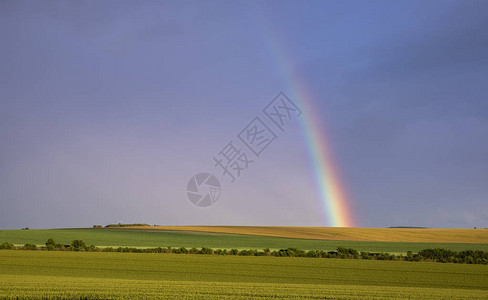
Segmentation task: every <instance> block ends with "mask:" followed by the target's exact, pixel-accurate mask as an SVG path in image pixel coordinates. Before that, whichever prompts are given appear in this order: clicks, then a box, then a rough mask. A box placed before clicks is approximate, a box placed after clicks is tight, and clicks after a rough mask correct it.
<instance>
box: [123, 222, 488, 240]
mask: <svg viewBox="0 0 488 300" xmlns="http://www.w3.org/2000/svg"><path fill="white" fill-rule="evenodd" d="M125 228H137V229H159V230H179V231H198V232H215V233H234V234H247V235H259V236H273V237H286V238H300V239H316V240H340V241H377V242H423V243H429V242H431V243H488V229H414V228H342V227H281V226H150V227H147V226H146V227H125Z"/></svg>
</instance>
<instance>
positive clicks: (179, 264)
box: [0, 250, 488, 299]
mask: <svg viewBox="0 0 488 300" xmlns="http://www.w3.org/2000/svg"><path fill="white" fill-rule="evenodd" d="M0 274H1V275H0V298H6V297H12V298H14V297H17V296H21V297H25V298H29V299H30V298H35V297H37V298H55V297H65V298H74V297H78V298H79V297H87V298H89V299H90V298H100V299H106V298H117V297H118V298H121V297H123V298H127V299H129V298H132V299H137V298H144V297H151V298H158V297H159V298H172V299H184V298H199V299H215V298H227V299H228V298H241V299H249V298H287V299H289V298H297V299H298V298H300V299H306V298H310V299H311V298H315V299H324V298H327V297H329V298H373V297H375V298H385V297H396V298H426V299H435V298H446V299H447V298H466V299H482V298H485V299H486V298H487V297H488V285H487V284H486V283H487V282H488V267H487V266H484V265H466V264H438V263H414V262H402V261H364V260H341V259H308V258H290V257H285V258H280V257H243V256H216V255H176V254H136V253H92V252H57V251H53V252H48V251H9V250H2V251H0Z"/></svg>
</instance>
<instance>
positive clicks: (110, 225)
mask: <svg viewBox="0 0 488 300" xmlns="http://www.w3.org/2000/svg"><path fill="white" fill-rule="evenodd" d="M135 226H137V227H143V226H144V227H145V226H151V225H149V224H146V223H134V224H122V223H119V224H108V225H107V226H105V227H106V228H113V227H135Z"/></svg>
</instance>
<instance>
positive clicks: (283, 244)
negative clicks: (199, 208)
mask: <svg viewBox="0 0 488 300" xmlns="http://www.w3.org/2000/svg"><path fill="white" fill-rule="evenodd" d="M153 228H154V227H143V228H141V229H130V228H110V229H105V228H104V229H91V228H90V229H31V230H0V243H1V242H11V243H14V244H17V245H24V244H26V243H31V244H36V245H44V243H45V242H46V241H47V239H48V238H54V239H55V240H56V241H57V242H60V243H62V244H69V243H71V241H72V240H74V239H83V240H84V241H85V242H86V243H87V244H88V245H91V244H93V245H95V246H101V247H103V246H112V247H118V246H123V247H124V246H127V247H187V248H191V247H198V248H199V247H204V246H205V247H210V248H222V249H231V248H236V249H263V248H270V249H276V250H279V249H285V248H291V247H294V248H299V249H303V250H326V251H332V250H335V249H336V248H337V247H338V246H344V247H348V248H354V249H356V250H359V251H369V252H391V253H406V252H407V251H409V250H410V251H413V252H418V251H420V250H422V249H426V248H445V249H450V250H453V251H461V250H467V249H473V250H483V251H488V239H486V238H485V237H484V236H483V235H481V236H478V238H477V239H474V238H473V237H472V238H470V240H471V241H476V242H477V243H459V242H457V243H454V242H446V241H444V240H442V239H440V238H438V239H436V241H437V242H416V241H415V240H413V239H412V241H410V242H386V241H349V240H320V239H305V238H289V237H274V236H264V235H251V234H235V233H212V232H202V231H184V230H163V229H153ZM200 228H210V229H208V230H213V228H214V227H200ZM236 228H237V229H236V230H235V231H240V230H241V228H249V227H236ZM252 228H256V227H252ZM268 228H269V227H268ZM292 228H293V227H292ZM189 229H190V228H189ZM192 229H193V228H192ZM306 229H307V228H306V227H302V228H300V230H306ZM339 229H342V228H339ZM353 229H356V228H353ZM280 230H281V232H282V233H283V234H284V233H286V232H285V231H284V230H283V229H280ZM293 230H294V229H290V232H293ZM357 230H361V228H357ZM377 230H379V232H380V233H381V231H382V229H377ZM388 230H389V229H388ZM412 230H413V231H416V230H417V231H419V232H423V231H424V230H427V229H410V231H412ZM453 231H455V232H456V230H453ZM471 231H472V232H483V234H484V233H485V232H488V230H485V229H477V230H471ZM249 232H253V231H252V230H250V231H249ZM380 233H378V235H380ZM456 234H457V233H456ZM474 234H477V233H473V234H472V235H473V236H474ZM453 236H455V234H453ZM447 240H449V239H447Z"/></svg>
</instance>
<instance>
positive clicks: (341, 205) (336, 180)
mask: <svg viewBox="0 0 488 300" xmlns="http://www.w3.org/2000/svg"><path fill="white" fill-rule="evenodd" d="M274 37H275V38H276V35H274ZM268 41H270V40H268ZM278 45H279V44H278V43H277V42H276V40H271V46H272V48H273V50H274V51H273V53H274V55H275V58H276V59H277V65H278V66H279V67H280V68H281V71H282V74H284V78H285V80H286V81H287V82H286V83H287V86H288V87H290V91H291V95H289V96H290V99H291V100H292V101H296V103H297V106H298V107H299V108H300V109H301V110H302V116H301V117H300V118H299V120H300V126H301V129H302V130H301V132H302V133H303V135H304V139H305V142H306V144H307V149H308V152H309V159H310V164H311V167H312V169H313V172H314V178H315V183H316V186H317V190H318V191H317V193H318V196H319V198H320V202H321V203H322V205H323V210H324V219H325V220H326V222H325V226H331V227H354V226H355V223H354V220H353V216H352V212H351V211H352V209H351V207H350V204H349V201H348V197H347V194H346V189H345V187H344V184H343V183H342V182H341V180H340V176H339V171H338V168H337V163H336V160H335V159H334V157H333V155H332V149H331V145H330V143H329V142H328V140H327V135H326V131H325V130H324V126H323V124H321V121H320V117H319V116H318V115H317V113H316V112H317V111H318V109H315V107H314V100H313V99H314V97H312V95H311V93H310V92H309V90H310V89H308V88H307V85H306V83H305V82H304V81H303V80H301V77H300V76H299V74H298V73H297V72H296V71H294V69H293V66H292V64H291V60H290V59H288V57H287V56H286V55H285V54H284V52H283V51H281V49H283V48H282V47H279V46H278ZM285 94H286V93H285Z"/></svg>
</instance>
